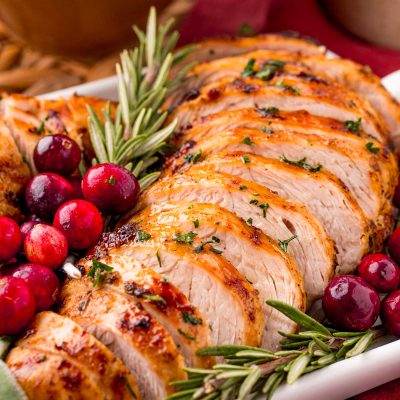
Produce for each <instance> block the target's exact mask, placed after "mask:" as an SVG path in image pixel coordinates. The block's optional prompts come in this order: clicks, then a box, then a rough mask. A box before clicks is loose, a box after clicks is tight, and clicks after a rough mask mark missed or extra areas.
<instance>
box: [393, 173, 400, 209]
mask: <svg viewBox="0 0 400 400" xmlns="http://www.w3.org/2000/svg"><path fill="white" fill-rule="evenodd" d="M393 204H394V205H395V206H396V207H397V208H400V179H399V182H398V183H397V186H396V190H395V192H394V197H393Z"/></svg>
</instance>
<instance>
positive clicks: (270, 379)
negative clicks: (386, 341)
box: [168, 300, 383, 400]
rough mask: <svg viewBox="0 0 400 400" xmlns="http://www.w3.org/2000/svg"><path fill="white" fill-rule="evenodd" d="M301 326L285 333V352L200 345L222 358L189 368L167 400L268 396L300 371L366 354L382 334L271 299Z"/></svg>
mask: <svg viewBox="0 0 400 400" xmlns="http://www.w3.org/2000/svg"><path fill="white" fill-rule="evenodd" d="M267 304H268V305H270V306H271V307H273V308H275V309H277V310H278V311H280V312H282V313H283V314H284V315H286V316H287V317H288V318H290V319H291V320H292V321H294V322H296V323H297V324H299V325H300V326H301V327H302V328H303V331H300V332H299V333H294V334H286V333H281V335H282V336H283V340H282V342H281V346H282V350H280V351H277V352H271V351H269V350H266V349H261V348H257V347H250V346H238V345H223V346H214V347H208V348H205V349H202V350H200V351H199V352H198V354H199V355H201V356H219V357H223V358H224V361H225V363H224V364H217V365H215V366H214V367H213V368H211V369H197V368H187V369H186V371H187V372H188V374H189V379H188V380H185V381H177V382H173V385H174V386H175V388H176V389H177V392H176V393H175V394H173V395H171V396H169V397H168V400H186V399H193V400H194V399H203V400H205V399H207V400H210V399H221V400H224V399H237V400H244V399H246V397H247V396H248V395H250V394H252V395H264V396H266V398H267V399H270V398H271V397H272V395H273V393H274V392H275V390H276V389H277V388H278V386H279V384H280V383H281V382H283V381H286V382H287V383H289V384H291V383H293V382H295V381H296V380H297V379H298V378H299V377H300V376H301V375H304V374H307V373H309V372H312V371H315V370H317V369H321V368H323V367H325V366H327V365H330V364H333V363H334V362H336V361H337V360H339V359H341V358H350V357H354V356H356V355H359V354H361V353H362V352H364V351H365V350H366V349H367V348H368V347H369V346H370V345H371V343H372V342H373V341H374V340H375V339H376V338H378V337H380V336H381V335H382V334H383V330H382V329H374V330H368V331H365V332H339V331H336V330H334V329H330V328H328V327H326V326H324V325H322V324H321V323H320V322H318V321H316V320H315V319H314V318H312V317H310V316H309V315H307V314H304V313H303V312H301V311H299V310H296V309H295V308H293V307H291V306H289V305H287V304H285V303H282V302H280V301H272V300H269V301H267Z"/></svg>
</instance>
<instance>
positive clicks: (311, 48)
mask: <svg viewBox="0 0 400 400" xmlns="http://www.w3.org/2000/svg"><path fill="white" fill-rule="evenodd" d="M258 49H266V50H270V51H287V52H293V53H297V54H304V55H323V54H325V52H326V48H325V46H322V45H321V44H320V43H318V42H317V41H316V40H315V39H313V38H309V37H306V36H301V35H299V34H297V33H294V32H282V33H269V34H265V35H257V36H256V37H231V38H214V39H208V40H204V41H203V42H200V43H197V46H196V48H195V49H194V51H193V52H192V53H190V54H189V55H188V57H186V58H185V60H184V64H185V65H187V64H189V63H191V62H193V61H194V62H196V63H198V62H203V61H211V60H215V59H217V58H223V57H229V56H234V55H237V54H242V53H247V52H249V51H253V50H258Z"/></svg>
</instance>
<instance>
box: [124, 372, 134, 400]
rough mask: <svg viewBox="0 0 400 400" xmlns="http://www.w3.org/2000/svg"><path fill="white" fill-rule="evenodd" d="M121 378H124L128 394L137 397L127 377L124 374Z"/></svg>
mask: <svg viewBox="0 0 400 400" xmlns="http://www.w3.org/2000/svg"><path fill="white" fill-rule="evenodd" d="M123 379H124V381H125V384H126V387H127V389H128V392H129V394H130V395H131V396H132V397H133V398H134V399H137V397H136V393H135V391H134V390H133V388H132V386H131V384H130V383H129V381H128V378H127V377H126V376H123Z"/></svg>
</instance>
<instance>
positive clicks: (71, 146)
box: [33, 135, 81, 176]
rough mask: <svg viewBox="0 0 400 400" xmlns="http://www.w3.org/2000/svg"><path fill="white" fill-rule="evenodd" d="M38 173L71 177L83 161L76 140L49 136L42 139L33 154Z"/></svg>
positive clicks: (62, 136)
mask: <svg viewBox="0 0 400 400" xmlns="http://www.w3.org/2000/svg"><path fill="white" fill-rule="evenodd" d="M33 160H34V161H35V165H36V168H37V170H38V171H40V172H55V173H57V174H60V175H63V176H68V175H71V174H72V173H73V172H74V171H75V170H76V168H77V167H78V165H79V163H80V161H81V150H80V148H79V146H78V145H77V144H76V142H75V141H74V140H72V139H71V138H70V137H68V136H66V135H49V136H45V137H43V138H41V139H40V140H39V141H38V143H37V145H36V147H35V150H34V152H33Z"/></svg>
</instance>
